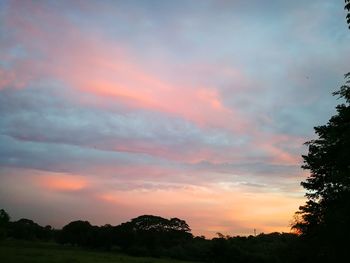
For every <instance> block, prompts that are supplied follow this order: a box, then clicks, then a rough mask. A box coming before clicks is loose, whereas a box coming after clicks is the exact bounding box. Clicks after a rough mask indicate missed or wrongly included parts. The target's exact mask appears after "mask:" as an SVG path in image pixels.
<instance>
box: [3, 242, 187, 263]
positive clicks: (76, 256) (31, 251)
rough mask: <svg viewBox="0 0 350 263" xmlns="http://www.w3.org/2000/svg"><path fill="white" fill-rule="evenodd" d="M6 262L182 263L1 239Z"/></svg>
mask: <svg viewBox="0 0 350 263" xmlns="http://www.w3.org/2000/svg"><path fill="white" fill-rule="evenodd" d="M0 261H1V262H4V263H114V262H115V263H181V262H182V261H176V260H170V259H154V258H142V257H130V256H126V255H123V254H119V253H114V252H113V253H112V252H110V253H109V252H98V251H89V250H83V249H79V248H73V247H65V246H60V245H57V244H55V243H39V242H26V241H18V240H11V241H9V240H7V241H0Z"/></svg>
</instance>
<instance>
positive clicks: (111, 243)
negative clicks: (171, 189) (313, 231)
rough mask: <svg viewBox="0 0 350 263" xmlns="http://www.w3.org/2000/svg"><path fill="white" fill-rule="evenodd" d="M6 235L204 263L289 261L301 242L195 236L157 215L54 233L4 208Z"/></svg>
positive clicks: (288, 237)
mask: <svg viewBox="0 0 350 263" xmlns="http://www.w3.org/2000/svg"><path fill="white" fill-rule="evenodd" d="M0 237H1V239H8V238H15V239H25V240H31V241H33V242H35V241H45V242H56V243H58V244H61V245H64V246H79V247H82V248H86V249H97V250H103V251H105V250H108V251H118V252H123V253H126V254H129V255H132V256H151V257H166V258H174V259H181V260H191V261H201V262H232V260H233V261H234V262H289V261H286V260H284V259H283V258H284V257H285V253H286V252H287V251H288V250H289V248H290V246H292V245H293V243H294V241H295V240H296V238H297V236H296V235H295V234H290V233H270V234H259V235H257V236H248V237H241V236H236V237H231V236H224V235H222V234H220V233H218V237H216V238H213V239H210V240H209V239H206V238H205V237H203V236H200V237H198V236H193V234H192V233H191V229H190V227H189V226H188V224H187V223H186V221H184V220H181V219H179V218H171V219H166V218H162V217H160V216H153V215H143V216H139V217H137V218H134V219H131V220H130V221H128V222H125V223H122V224H120V225H117V226H112V225H109V224H107V225H103V226H94V225H91V224H90V222H88V221H84V220H77V221H73V222H70V223H69V224H67V225H65V226H64V227H63V228H62V229H54V228H52V227H51V226H40V225H39V224H37V223H35V222H34V221H32V220H30V219H24V218H23V219H20V220H17V221H11V220H10V216H9V215H8V214H7V213H6V211H5V210H3V209H2V210H0ZM290 262H292V261H290Z"/></svg>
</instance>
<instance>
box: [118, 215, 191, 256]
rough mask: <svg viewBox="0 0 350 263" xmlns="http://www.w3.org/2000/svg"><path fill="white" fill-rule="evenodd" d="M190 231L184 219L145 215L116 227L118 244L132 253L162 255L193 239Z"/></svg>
mask: <svg viewBox="0 0 350 263" xmlns="http://www.w3.org/2000/svg"><path fill="white" fill-rule="evenodd" d="M190 231H191V229H190V228H189V226H188V224H187V223H186V222H185V221H184V220H181V219H178V218H171V219H166V218H162V217H160V216H153V215H143V216H139V217H137V218H134V219H132V220H131V221H129V222H126V223H123V224H121V225H119V226H117V227H116V233H117V235H118V237H119V238H118V241H117V244H118V245H119V246H120V247H121V248H122V249H123V250H124V251H126V252H128V253H130V254H134V255H150V256H162V255H164V254H167V253H168V250H169V249H170V248H172V247H176V246H179V245H181V244H184V243H186V242H187V241H189V240H191V239H192V234H191V233H190Z"/></svg>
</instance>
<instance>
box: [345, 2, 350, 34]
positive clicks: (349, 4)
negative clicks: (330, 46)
mask: <svg viewBox="0 0 350 263" xmlns="http://www.w3.org/2000/svg"><path fill="white" fill-rule="evenodd" d="M345 9H346V10H347V11H348V14H347V16H346V21H347V22H348V24H349V29H350V0H345Z"/></svg>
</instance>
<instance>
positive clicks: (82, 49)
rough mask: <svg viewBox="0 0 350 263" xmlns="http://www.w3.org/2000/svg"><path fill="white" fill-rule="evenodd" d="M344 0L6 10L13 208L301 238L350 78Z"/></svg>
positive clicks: (3, 140) (4, 202)
mask: <svg viewBox="0 0 350 263" xmlns="http://www.w3.org/2000/svg"><path fill="white" fill-rule="evenodd" d="M345 14H346V13H345V11H344V3H343V0H337V1H335V0H314V1H304V0H294V1H287V0H286V1H284V0H281V1H277V0H266V1H259V0H249V1H247V0H232V1H228V0H217V1H214V0H211V1H210V0H201V1H195V0H192V1H183V0H179V1H160V0H139V1H133V0H131V1H107V0H106V1H78V0H76V1H40V0H39V1H29V0H28V1H8V0H0V208H4V209H5V210H6V211H7V212H8V213H9V214H10V216H11V217H12V220H18V219H20V218H23V217H24V218H30V219H33V220H34V221H36V222H38V223H40V224H42V225H47V224H50V225H52V226H54V227H56V228H60V227H62V226H64V225H65V224H67V223H69V222H71V221H73V220H78V219H84V220H88V221H90V223H92V224H96V225H104V224H106V223H109V224H112V225H117V224H120V223H122V222H126V221H128V220H130V219H132V218H134V217H137V216H139V215H143V214H152V215H159V216H162V217H165V218H171V217H178V218H181V219H184V220H186V222H187V223H188V224H189V225H190V227H191V228H192V233H193V234H195V235H205V236H206V237H213V236H215V235H216V233H217V232H221V233H223V234H226V235H250V234H253V233H254V229H256V231H257V233H261V232H265V233H268V232H274V231H279V232H282V231H283V232H289V231H290V224H291V222H292V220H293V214H294V212H296V211H297V210H298V207H299V206H300V205H302V204H303V203H304V202H305V198H304V193H305V192H304V189H302V188H301V186H300V182H301V181H303V180H304V179H305V178H306V177H307V175H308V171H303V170H302V169H301V168H300V166H301V165H302V158H301V155H302V154H305V153H307V148H306V146H305V145H303V143H304V142H305V141H307V140H310V139H312V138H315V135H314V132H313V127H314V126H317V125H322V124H325V123H326V122H327V120H328V119H329V118H330V116H332V115H333V114H334V113H335V109H334V106H335V105H336V104H337V103H339V101H337V100H336V98H334V97H332V96H331V93H332V92H333V91H335V90H337V88H338V87H339V86H340V85H341V84H342V83H343V82H344V78H343V76H344V74H345V73H346V72H348V71H349V70H350V63H349V61H350V45H349V43H350V32H349V30H348V29H347V25H346V21H345Z"/></svg>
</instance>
